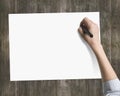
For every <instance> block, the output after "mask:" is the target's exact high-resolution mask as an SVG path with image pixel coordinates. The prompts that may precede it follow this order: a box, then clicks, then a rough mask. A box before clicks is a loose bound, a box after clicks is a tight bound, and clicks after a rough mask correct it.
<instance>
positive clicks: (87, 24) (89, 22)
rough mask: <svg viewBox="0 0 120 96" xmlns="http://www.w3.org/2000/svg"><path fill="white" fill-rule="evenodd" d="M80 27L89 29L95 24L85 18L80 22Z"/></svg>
mask: <svg viewBox="0 0 120 96" xmlns="http://www.w3.org/2000/svg"><path fill="white" fill-rule="evenodd" d="M81 24H82V25H84V26H86V27H87V28H90V26H91V25H92V24H95V23H94V22H93V21H91V20H90V19H89V18H87V17H85V18H84V19H83V20H82V22H81Z"/></svg>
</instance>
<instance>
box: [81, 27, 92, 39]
mask: <svg viewBox="0 0 120 96" xmlns="http://www.w3.org/2000/svg"><path fill="white" fill-rule="evenodd" d="M81 28H82V30H83V32H84V34H87V35H89V36H90V37H91V38H93V34H92V33H91V32H89V30H88V29H87V27H85V26H83V25H81Z"/></svg>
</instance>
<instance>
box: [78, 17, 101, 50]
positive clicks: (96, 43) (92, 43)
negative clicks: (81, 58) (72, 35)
mask: <svg viewBox="0 0 120 96" xmlns="http://www.w3.org/2000/svg"><path fill="white" fill-rule="evenodd" d="M81 25H83V26H85V27H87V29H88V30H89V31H90V32H91V33H92V34H93V38H91V37H90V36H89V35H87V34H84V32H83V30H82V28H81V27H79V29H78V31H79V32H80V34H81V35H82V37H83V38H84V39H85V40H86V41H87V43H88V44H89V45H90V46H91V47H92V48H95V47H97V46H99V45H101V44H100V40H99V28H98V25H97V24H95V23H94V22H93V21H91V20H90V19H88V18H86V17H85V18H84V19H83V20H82V21H81V23H80V26H81Z"/></svg>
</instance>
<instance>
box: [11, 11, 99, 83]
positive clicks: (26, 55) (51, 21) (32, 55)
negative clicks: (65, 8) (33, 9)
mask: <svg viewBox="0 0 120 96" xmlns="http://www.w3.org/2000/svg"><path fill="white" fill-rule="evenodd" d="M84 17H88V18H90V19H91V20H93V21H94V22H95V23H97V24H98V26H99V12H82V13H80V12H79V13H34V14H9V42H10V80H11V81H21V80H22V81H25V80H61V79H98V78H101V74H100V70H99V67H98V62H97V60H96V57H95V55H94V54H93V52H92V50H91V49H90V47H89V46H88V45H87V43H86V42H85V41H84V40H83V39H82V37H81V36H80V34H79V33H78V31H77V29H78V27H79V25H80V22H81V20H82V19H83V18H84Z"/></svg>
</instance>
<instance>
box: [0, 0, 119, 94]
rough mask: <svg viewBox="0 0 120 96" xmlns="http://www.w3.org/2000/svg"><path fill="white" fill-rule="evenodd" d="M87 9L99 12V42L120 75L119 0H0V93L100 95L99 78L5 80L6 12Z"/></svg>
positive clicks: (7, 55) (7, 75)
mask: <svg viewBox="0 0 120 96" xmlns="http://www.w3.org/2000/svg"><path fill="white" fill-rule="evenodd" d="M91 11H100V20H101V21H100V22H101V24H100V25H101V42H102V44H103V47H104V49H105V52H106V54H107V57H108V58H109V60H110V61H111V63H112V66H113V67H114V69H115V70H116V72H117V74H118V76H119V77H120V71H119V69H120V38H119V36H120V32H119V30H120V0H0V96H102V84H101V80H56V81H24V82H11V81H10V80H9V78H10V72H9V71H10V70H9V38H8V37H9V31H8V30H9V29H8V14H9V13H48V12H91Z"/></svg>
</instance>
